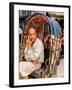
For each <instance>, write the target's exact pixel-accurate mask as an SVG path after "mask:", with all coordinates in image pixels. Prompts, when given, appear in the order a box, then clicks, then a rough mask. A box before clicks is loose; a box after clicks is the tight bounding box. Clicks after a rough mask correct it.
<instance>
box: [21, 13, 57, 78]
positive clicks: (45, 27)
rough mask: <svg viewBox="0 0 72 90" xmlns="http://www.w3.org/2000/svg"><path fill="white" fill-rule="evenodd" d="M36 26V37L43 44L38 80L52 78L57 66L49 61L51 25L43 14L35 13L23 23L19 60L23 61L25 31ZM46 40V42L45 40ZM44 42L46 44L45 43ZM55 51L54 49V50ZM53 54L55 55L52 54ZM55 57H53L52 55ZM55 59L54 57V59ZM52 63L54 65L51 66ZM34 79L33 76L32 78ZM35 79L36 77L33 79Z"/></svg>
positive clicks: (50, 54)
mask: <svg viewBox="0 0 72 90" xmlns="http://www.w3.org/2000/svg"><path fill="white" fill-rule="evenodd" d="M32 26H36V27H37V31H38V37H39V38H40V39H41V40H42V42H43V44H44V63H43V64H42V66H41V68H40V71H39V72H38V74H39V75H38V77H39V78H42V77H43V78H44V77H46V76H47V77H52V75H53V74H55V75H56V74H57V64H56V61H54V59H53V61H51V60H52V54H53V53H52V52H53V50H52V48H51V45H50V40H51V37H52V35H51V31H52V28H53V27H52V25H51V21H50V19H49V18H48V17H47V16H46V15H44V14H43V13H35V14H33V15H32V16H31V17H30V18H29V19H28V20H27V21H26V23H25V28H24V30H23V34H22V35H21V43H20V46H19V50H20V51H19V52H20V53H19V60H20V62H21V61H24V60H25V57H24V49H25V46H26V45H25V44H26V40H27V30H28V29H29V28H30V27H32ZM46 39H47V40H46ZM45 40H46V42H45ZM55 49H56V48H55ZM54 54H55V53H54ZM54 56H55V55H54ZM54 58H56V57H54ZM52 62H53V63H54V65H52ZM33 77H34V76H33ZM35 78H37V77H35Z"/></svg>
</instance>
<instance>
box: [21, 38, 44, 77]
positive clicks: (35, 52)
mask: <svg viewBox="0 0 72 90" xmlns="http://www.w3.org/2000/svg"><path fill="white" fill-rule="evenodd" d="M24 54H25V59H26V62H20V73H21V74H22V76H23V77H25V76H27V75H29V74H30V73H32V72H33V71H34V70H36V69H39V68H40V67H41V63H43V62H44V46H43V43H42V41H41V40H40V39H38V38H37V39H36V41H35V43H34V44H33V47H31V48H28V47H26V48H25V50H24ZM30 60H37V62H38V64H36V65H34V64H33V63H31V62H30Z"/></svg>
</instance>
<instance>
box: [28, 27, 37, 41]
mask: <svg viewBox="0 0 72 90" xmlns="http://www.w3.org/2000/svg"><path fill="white" fill-rule="evenodd" d="M36 36H37V34H36V30H35V29H34V28H30V29H29V32H28V37H29V39H30V40H31V41H32V42H34V41H35V40H36Z"/></svg>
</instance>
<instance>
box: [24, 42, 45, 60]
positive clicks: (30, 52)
mask: <svg viewBox="0 0 72 90" xmlns="http://www.w3.org/2000/svg"><path fill="white" fill-rule="evenodd" d="M43 49H44V48H43V44H42V43H38V45H36V46H35V49H33V48H28V47H26V48H25V51H24V53H25V58H26V60H37V59H38V58H39V56H41V57H42V56H43V55H41V52H43Z"/></svg>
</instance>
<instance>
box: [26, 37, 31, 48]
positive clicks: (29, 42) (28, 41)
mask: <svg viewBox="0 0 72 90" xmlns="http://www.w3.org/2000/svg"><path fill="white" fill-rule="evenodd" d="M26 46H27V47H28V48H30V47H31V46H32V41H31V40H30V39H29V37H28V39H27V41H26Z"/></svg>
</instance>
